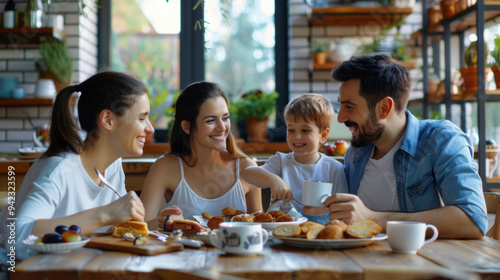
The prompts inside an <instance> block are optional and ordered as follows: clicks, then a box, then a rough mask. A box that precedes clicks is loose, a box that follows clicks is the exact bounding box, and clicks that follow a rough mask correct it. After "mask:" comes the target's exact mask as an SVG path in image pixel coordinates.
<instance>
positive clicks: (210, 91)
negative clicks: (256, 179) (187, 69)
mask: <svg viewBox="0 0 500 280" xmlns="http://www.w3.org/2000/svg"><path fill="white" fill-rule="evenodd" d="M219 96H220V97H222V98H224V100H225V101H226V104H229V99H228V97H227V95H226V93H225V92H224V91H223V90H222V89H221V88H220V87H219V86H218V85H217V84H215V83H211V82H206V81H201V82H195V83H192V84H190V85H189V86H187V87H186V88H185V89H184V90H183V91H182V92H181V94H180V95H179V97H178V98H177V102H176V103H175V114H174V118H175V120H174V126H173V127H172V132H171V133H170V149H171V153H172V154H175V155H177V156H179V157H181V158H182V159H183V160H184V162H185V163H186V164H187V165H188V166H194V165H195V164H196V162H197V161H198V153H197V151H196V146H195V145H194V141H193V140H192V139H193V137H192V136H193V134H194V131H195V130H196V118H197V117H198V114H199V113H200V107H201V105H202V104H203V103H205V101H206V100H207V99H209V98H215V97H219ZM184 120H185V121H188V122H189V123H190V124H191V125H190V131H189V132H190V133H189V134H187V133H186V132H184V130H183V129H182V127H181V122H182V121H184ZM226 147H227V151H228V152H229V153H230V154H231V155H232V156H234V157H246V155H245V154H244V153H243V152H242V151H241V150H240V149H239V147H238V146H237V145H236V141H235V140H234V137H233V135H232V133H231V132H229V135H228V137H227V138H226ZM186 155H192V157H191V160H190V162H187V161H186V158H185V156H186Z"/></svg>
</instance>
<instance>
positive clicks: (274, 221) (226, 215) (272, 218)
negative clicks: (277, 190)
mask: <svg viewBox="0 0 500 280" xmlns="http://www.w3.org/2000/svg"><path fill="white" fill-rule="evenodd" d="M221 214H222V215H220V216H211V215H210V214H209V213H207V212H203V214H202V215H201V216H194V219H195V220H196V221H198V222H199V223H200V224H202V225H204V224H206V226H207V227H208V228H210V229H218V228H219V225H220V223H222V222H239V223H260V224H262V227H263V228H264V229H267V230H273V229H274V228H276V227H277V226H280V225H299V224H302V223H304V222H306V221H307V218H305V217H299V218H297V217H292V216H290V215H288V214H286V213H284V212H283V211H271V212H267V213H266V212H256V213H251V214H247V213H245V212H243V211H241V210H237V209H233V208H232V207H225V208H224V209H222V213H221Z"/></svg>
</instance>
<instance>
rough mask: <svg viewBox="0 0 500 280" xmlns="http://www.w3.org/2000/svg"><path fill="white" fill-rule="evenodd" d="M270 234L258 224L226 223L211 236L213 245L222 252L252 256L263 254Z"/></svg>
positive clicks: (212, 232)
mask: <svg viewBox="0 0 500 280" xmlns="http://www.w3.org/2000/svg"><path fill="white" fill-rule="evenodd" d="M268 238H269V234H268V233H267V230H265V229H263V228H262V225H261V224H257V223H238V222H224V223H221V224H220V229H214V230H212V231H211V234H210V241H211V242H212V244H213V245H214V246H215V247H217V248H220V249H222V251H224V252H226V253H229V254H235V255H250V254H255V253H259V252H262V250H263V249H264V244H266V242H267V239H268Z"/></svg>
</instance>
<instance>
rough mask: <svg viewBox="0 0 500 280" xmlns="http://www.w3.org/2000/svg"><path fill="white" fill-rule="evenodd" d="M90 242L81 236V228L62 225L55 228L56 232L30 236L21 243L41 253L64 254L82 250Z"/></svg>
mask: <svg viewBox="0 0 500 280" xmlns="http://www.w3.org/2000/svg"><path fill="white" fill-rule="evenodd" d="M89 240H90V239H89V238H87V237H82V236H81V229H80V227H79V226H77V225H71V226H70V227H67V226H64V225H60V226H57V227H56V228H55V230H54V232H51V233H46V234H44V235H42V236H36V235H30V236H28V237H27V238H26V239H24V240H23V241H21V244H23V245H24V246H26V247H27V248H28V249H31V250H34V251H37V252H39V253H62V252H69V251H71V250H74V249H78V248H81V247H83V246H85V244H87V242H88V241H89Z"/></svg>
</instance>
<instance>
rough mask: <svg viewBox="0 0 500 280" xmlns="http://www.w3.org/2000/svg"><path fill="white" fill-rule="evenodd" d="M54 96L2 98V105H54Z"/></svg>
mask: <svg viewBox="0 0 500 280" xmlns="http://www.w3.org/2000/svg"><path fill="white" fill-rule="evenodd" d="M52 102H53V100H52V98H24V99H12V98H6V99H0V106H52Z"/></svg>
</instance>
